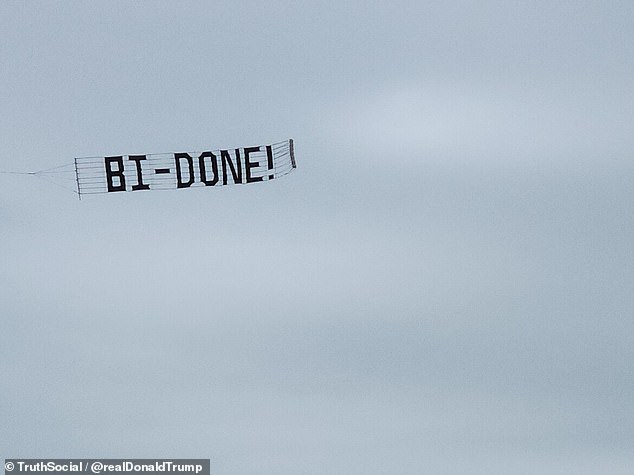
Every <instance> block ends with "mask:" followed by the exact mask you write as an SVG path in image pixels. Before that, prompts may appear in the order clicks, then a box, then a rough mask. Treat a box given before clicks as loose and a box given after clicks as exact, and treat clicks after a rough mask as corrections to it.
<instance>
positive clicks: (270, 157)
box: [266, 145, 275, 180]
mask: <svg viewBox="0 0 634 475" xmlns="http://www.w3.org/2000/svg"><path fill="white" fill-rule="evenodd" d="M266 162H267V166H268V167H269V170H273V147H271V146H270V145H267V146H266ZM273 178H275V171H274V172H273V173H271V174H270V175H269V180H272V179H273Z"/></svg>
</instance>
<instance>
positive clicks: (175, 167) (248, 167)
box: [75, 139, 296, 197]
mask: <svg viewBox="0 0 634 475" xmlns="http://www.w3.org/2000/svg"><path fill="white" fill-rule="evenodd" d="M295 167H296V164H295V154H294V150H293V139H289V140H285V141H284V142H278V143H274V144H270V145H260V146H255V147H241V148H235V149H224V150H210V151H205V152H176V153H149V154H145V155H114V156H109V157H82V158H76V159H75V174H76V178H77V192H78V193H79V196H80V197H81V196H82V195H89V194H97V193H114V192H119V191H142V190H170V189H175V190H180V189H187V188H194V187H205V186H224V185H233V184H243V183H257V182H259V181H269V180H273V179H275V178H279V177H281V176H284V175H286V174H288V173H290V172H291V171H292V170H293V169H294V168H295Z"/></svg>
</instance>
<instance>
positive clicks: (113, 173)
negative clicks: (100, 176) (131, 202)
mask: <svg viewBox="0 0 634 475" xmlns="http://www.w3.org/2000/svg"><path fill="white" fill-rule="evenodd" d="M113 163H116V164H117V169H116V170H113V169H112V164H113ZM105 165H106V181H107V183H108V193H110V192H112V191H125V176H123V157H122V156H121V155H119V156H118V157H105ZM115 177H116V178H118V179H119V184H118V185H115V184H114V181H113V178H115Z"/></svg>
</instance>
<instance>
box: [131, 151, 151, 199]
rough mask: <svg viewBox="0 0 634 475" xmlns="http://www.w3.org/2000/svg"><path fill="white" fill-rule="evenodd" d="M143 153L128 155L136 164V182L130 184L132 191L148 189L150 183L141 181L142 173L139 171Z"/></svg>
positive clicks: (143, 156)
mask: <svg viewBox="0 0 634 475" xmlns="http://www.w3.org/2000/svg"><path fill="white" fill-rule="evenodd" d="M145 158H146V157H145V155H130V156H129V157H128V160H132V161H133V162H134V163H135V164H136V181H137V184H136V185H133V186H132V191H137V190H149V189H150V185H146V184H144V183H143V173H142V171H141V160H145Z"/></svg>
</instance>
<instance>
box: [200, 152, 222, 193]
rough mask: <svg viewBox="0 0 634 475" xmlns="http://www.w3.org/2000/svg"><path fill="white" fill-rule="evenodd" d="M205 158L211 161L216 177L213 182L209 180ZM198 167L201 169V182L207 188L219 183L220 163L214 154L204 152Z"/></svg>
mask: <svg viewBox="0 0 634 475" xmlns="http://www.w3.org/2000/svg"><path fill="white" fill-rule="evenodd" d="M205 158H210V159H211V171H213V173H214V177H213V179H211V180H207V171H206V170H205ZM198 166H199V168H200V181H202V182H203V183H204V184H205V186H214V185H215V184H216V183H218V161H217V159H216V156H215V155H214V154H213V153H212V152H203V153H201V154H200V157H198Z"/></svg>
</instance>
